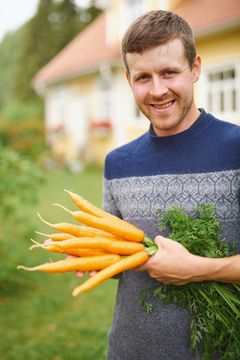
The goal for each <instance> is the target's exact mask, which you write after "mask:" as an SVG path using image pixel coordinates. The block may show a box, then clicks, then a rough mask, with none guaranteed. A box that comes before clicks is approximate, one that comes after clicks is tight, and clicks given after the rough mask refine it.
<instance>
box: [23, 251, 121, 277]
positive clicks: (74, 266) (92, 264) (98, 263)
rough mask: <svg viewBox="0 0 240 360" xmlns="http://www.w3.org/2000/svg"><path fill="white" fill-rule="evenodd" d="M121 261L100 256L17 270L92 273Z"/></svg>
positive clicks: (71, 259) (118, 258)
mask: <svg viewBox="0 0 240 360" xmlns="http://www.w3.org/2000/svg"><path fill="white" fill-rule="evenodd" d="M119 260H120V256H119V255H112V254H107V255H100V256H91V257H83V258H66V259H64V260H59V261H55V262H50V263H44V264H41V265H37V266H33V267H26V266H23V265H19V266H18V267H17V269H23V270H28V271H43V272H48V273H64V272H69V271H92V270H101V269H104V268H105V267H107V266H110V265H112V264H114V263H115V262H117V261H119Z"/></svg>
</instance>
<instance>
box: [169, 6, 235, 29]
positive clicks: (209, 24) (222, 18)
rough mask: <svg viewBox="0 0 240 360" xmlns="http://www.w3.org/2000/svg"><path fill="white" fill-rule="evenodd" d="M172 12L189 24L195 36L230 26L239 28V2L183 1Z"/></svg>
mask: <svg viewBox="0 0 240 360" xmlns="http://www.w3.org/2000/svg"><path fill="white" fill-rule="evenodd" d="M174 12H176V13H177V14H178V15H180V16H182V17H183V18H184V19H186V20H187V21H188V22H189V24H190V25H191V27H192V29H193V31H194V33H195V35H196V36H198V35H200V34H201V33H204V32H210V31H213V30H214V29H220V28H221V27H222V28H226V27H227V26H230V25H231V24H235V25H236V24H238V25H239V26H240V2H239V0H194V1H193V0H184V1H181V2H180V3H179V5H178V6H177V7H176V8H175V9H174Z"/></svg>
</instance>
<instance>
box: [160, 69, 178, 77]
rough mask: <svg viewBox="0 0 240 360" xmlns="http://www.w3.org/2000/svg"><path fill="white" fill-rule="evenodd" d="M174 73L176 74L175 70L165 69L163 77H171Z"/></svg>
mask: <svg viewBox="0 0 240 360" xmlns="http://www.w3.org/2000/svg"><path fill="white" fill-rule="evenodd" d="M175 74H176V71H174V70H165V71H164V72H163V76H165V77H171V76H173V75H175Z"/></svg>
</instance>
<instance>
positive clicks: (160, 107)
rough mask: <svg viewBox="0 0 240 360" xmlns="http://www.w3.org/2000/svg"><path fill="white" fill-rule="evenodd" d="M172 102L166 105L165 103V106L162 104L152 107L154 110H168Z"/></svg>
mask: <svg viewBox="0 0 240 360" xmlns="http://www.w3.org/2000/svg"><path fill="white" fill-rule="evenodd" d="M172 103H173V101H169V102H168V103H165V104H162V105H159V104H153V106H154V107H155V108H156V109H167V108H169V107H170V106H171V105H172Z"/></svg>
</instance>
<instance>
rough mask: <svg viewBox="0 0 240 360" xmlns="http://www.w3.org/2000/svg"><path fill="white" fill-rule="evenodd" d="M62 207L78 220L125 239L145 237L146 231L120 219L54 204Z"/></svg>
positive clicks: (135, 240) (134, 239) (139, 240)
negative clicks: (98, 215) (102, 216)
mask: <svg viewBox="0 0 240 360" xmlns="http://www.w3.org/2000/svg"><path fill="white" fill-rule="evenodd" d="M54 205H56V206H59V207H61V208H62V209H64V210H65V211H67V212H69V213H70V214H71V215H72V216H73V217H74V218H75V219H76V220H78V221H80V222H81V223H82V224H85V225H89V226H92V227H95V228H97V229H101V230H104V231H107V232H110V233H111V234H113V235H115V236H118V237H121V238H124V240H128V241H134V242H142V241H143V239H144V232H143V231H142V230H140V229H138V228H137V227H135V226H134V225H132V224H129V223H128V222H126V221H124V220H121V219H119V221H118V222H116V221H111V220H110V219H107V218H99V217H97V216H94V215H91V214H88V213H85V212H82V211H71V210H69V209H67V208H66V207H64V206H62V205H60V204H54Z"/></svg>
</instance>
